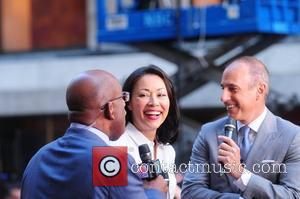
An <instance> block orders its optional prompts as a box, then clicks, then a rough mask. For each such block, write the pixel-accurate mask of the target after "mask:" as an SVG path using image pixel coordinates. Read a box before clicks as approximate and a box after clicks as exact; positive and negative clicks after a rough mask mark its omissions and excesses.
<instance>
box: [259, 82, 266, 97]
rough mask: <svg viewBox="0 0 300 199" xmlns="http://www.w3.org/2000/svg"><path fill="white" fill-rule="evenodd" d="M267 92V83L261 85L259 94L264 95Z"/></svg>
mask: <svg viewBox="0 0 300 199" xmlns="http://www.w3.org/2000/svg"><path fill="white" fill-rule="evenodd" d="M266 90H267V85H266V84H265V83H259V84H258V87H257V92H258V93H259V94H260V95H261V94H264V93H265V92H266Z"/></svg>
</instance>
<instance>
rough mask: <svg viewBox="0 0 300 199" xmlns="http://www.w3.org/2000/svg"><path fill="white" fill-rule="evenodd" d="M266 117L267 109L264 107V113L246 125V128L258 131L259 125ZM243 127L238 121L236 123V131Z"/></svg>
mask: <svg viewBox="0 0 300 199" xmlns="http://www.w3.org/2000/svg"><path fill="white" fill-rule="evenodd" d="M266 115H267V108H266V107H265V108H264V111H263V112H262V113H261V114H260V115H259V116H258V117H257V118H256V119H255V120H253V121H252V122H250V123H249V124H248V127H249V128H250V129H252V130H253V131H255V132H258V129H259V127H260V125H261V124H262V123H263V121H264V119H265V117H266ZM243 126H245V124H243V123H241V122H240V121H237V127H238V129H240V128H241V127H243Z"/></svg>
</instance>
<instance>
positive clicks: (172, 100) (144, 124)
mask: <svg viewBox="0 0 300 199" xmlns="http://www.w3.org/2000/svg"><path fill="white" fill-rule="evenodd" d="M123 91H127V92H130V94H131V98H130V100H129V102H128V103H127V104H126V111H127V114H126V123H127V126H126V130H125V133H124V134H123V135H122V136H121V137H120V139H119V140H118V141H117V142H115V143H113V144H114V145H120V146H127V147H128V152H129V154H130V155H132V156H133V158H134V159H135V161H136V163H141V162H142V161H141V159H140V156H139V152H138V146H139V145H142V144H148V146H149V148H150V151H151V154H152V159H153V160H156V159H158V160H159V161H160V163H161V165H162V167H163V169H168V171H169V180H170V183H169V195H170V198H174V197H175V190H176V179H175V174H174V172H171V171H170V169H169V168H172V166H173V165H174V162H175V150H174V148H173V147H172V146H171V145H170V144H171V143H173V142H174V141H175V140H176V138H177V135H178V126H179V109H178V105H177V100H176V97H175V92H174V86H173V84H172V82H171V80H170V79H169V77H168V76H167V75H166V74H165V72H163V71H162V70H161V69H160V68H158V67H157V66H153V65H150V66H147V67H142V68H139V69H137V70H135V71H134V72H133V73H131V75H130V76H129V77H128V78H127V79H126V81H125V83H124V86H123Z"/></svg>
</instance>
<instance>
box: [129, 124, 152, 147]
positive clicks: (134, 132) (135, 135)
mask: <svg viewBox="0 0 300 199" xmlns="http://www.w3.org/2000/svg"><path fill="white" fill-rule="evenodd" d="M126 131H127V132H128V135H129V137H130V138H131V139H132V140H134V142H135V143H136V144H137V145H138V146H139V145H142V144H148V145H149V146H150V147H153V146H154V142H153V141H151V140H149V139H148V138H147V137H146V136H145V135H144V134H143V133H141V132H140V131H139V130H138V129H137V128H136V127H135V126H134V125H133V124H132V123H130V122H128V124H127V125H126Z"/></svg>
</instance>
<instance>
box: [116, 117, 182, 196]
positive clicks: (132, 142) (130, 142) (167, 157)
mask: <svg viewBox="0 0 300 199" xmlns="http://www.w3.org/2000/svg"><path fill="white" fill-rule="evenodd" d="M142 144H148V146H149V148H150V151H151V154H152V159H154V142H153V141H151V140H149V139H148V138H147V137H145V136H144V134H143V133H141V132H140V131H139V130H138V129H137V128H136V127H135V126H134V125H133V124H131V123H128V124H127V126H126V129H125V132H124V134H123V135H122V136H121V137H120V138H119V139H118V140H117V141H114V142H111V145H114V146H127V147H128V153H129V154H130V155H131V156H132V157H133V158H134V159H135V161H136V163H138V164H139V163H142V161H141V158H140V155H139V150H138V146H139V145H142ZM156 156H157V157H156V159H159V161H160V164H161V166H162V169H167V171H169V194H170V198H174V196H175V188H176V179H175V173H174V172H173V170H172V168H173V167H174V162H175V150H174V148H173V147H172V146H171V145H170V144H160V143H158V144H157V150H156Z"/></svg>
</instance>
